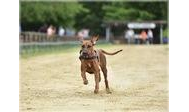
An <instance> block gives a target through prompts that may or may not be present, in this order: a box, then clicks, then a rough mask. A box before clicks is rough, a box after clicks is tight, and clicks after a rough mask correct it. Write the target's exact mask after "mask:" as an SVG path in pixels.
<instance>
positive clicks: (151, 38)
mask: <svg viewBox="0 0 189 112" xmlns="http://www.w3.org/2000/svg"><path fill="white" fill-rule="evenodd" d="M148 40H149V43H150V44H153V32H152V30H150V29H149V30H148Z"/></svg>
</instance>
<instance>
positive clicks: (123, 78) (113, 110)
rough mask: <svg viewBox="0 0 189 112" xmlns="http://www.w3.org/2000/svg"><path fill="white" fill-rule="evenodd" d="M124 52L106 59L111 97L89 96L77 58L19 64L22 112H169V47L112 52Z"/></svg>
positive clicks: (44, 58)
mask: <svg viewBox="0 0 189 112" xmlns="http://www.w3.org/2000/svg"><path fill="white" fill-rule="evenodd" d="M120 48H123V52H122V53H120V54H117V56H107V61H108V79H109V82H110V88H111V90H112V92H113V93H112V94H106V92H105V86H104V80H103V77H102V81H101V82H100V93H99V94H97V95H95V94H93V90H94V76H93V75H87V78H88V80H89V84H88V85H87V86H86V85H83V84H82V79H81V77H80V66H79V65H80V62H79V60H78V53H77V52H76V53H68V54H65V53H62V54H58V55H45V56H38V57H33V58H29V59H20V112H168V100H169V99H168V91H169V90H168V77H169V76H168V47H167V46H123V45H119V46H112V47H111V48H108V49H105V50H107V51H113V50H116V49H120Z"/></svg>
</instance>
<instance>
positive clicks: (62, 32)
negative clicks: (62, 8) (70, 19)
mask: <svg viewBox="0 0 189 112" xmlns="http://www.w3.org/2000/svg"><path fill="white" fill-rule="evenodd" d="M64 33H65V30H64V28H63V27H62V26H60V27H59V30H58V35H59V36H60V37H62V36H64Z"/></svg>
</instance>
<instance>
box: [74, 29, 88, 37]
mask: <svg viewBox="0 0 189 112" xmlns="http://www.w3.org/2000/svg"><path fill="white" fill-rule="evenodd" d="M77 35H78V37H83V38H88V37H89V29H82V30H81V31H79V32H78V34H77Z"/></svg>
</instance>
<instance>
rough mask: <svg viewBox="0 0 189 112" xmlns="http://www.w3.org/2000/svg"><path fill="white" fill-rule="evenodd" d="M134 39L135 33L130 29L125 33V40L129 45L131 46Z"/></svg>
mask: <svg viewBox="0 0 189 112" xmlns="http://www.w3.org/2000/svg"><path fill="white" fill-rule="evenodd" d="M133 37H134V31H133V30H132V29H129V30H127V31H126V33H125V39H126V40H127V43H128V44H131V39H132V38H133Z"/></svg>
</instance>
